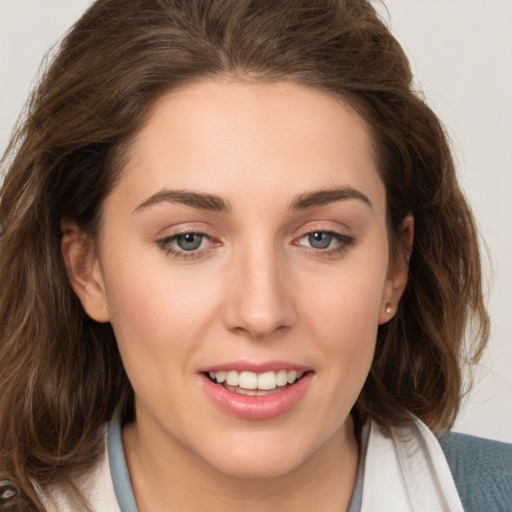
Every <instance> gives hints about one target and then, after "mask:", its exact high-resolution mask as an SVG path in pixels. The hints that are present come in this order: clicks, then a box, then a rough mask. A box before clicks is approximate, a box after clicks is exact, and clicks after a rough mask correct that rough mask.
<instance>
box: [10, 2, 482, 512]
mask: <svg viewBox="0 0 512 512" xmlns="http://www.w3.org/2000/svg"><path fill="white" fill-rule="evenodd" d="M217 75H229V76H234V77H240V78H242V79H244V80H252V81H263V82H274V81H278V80H292V81H296V82H298V83H300V84H303V85H305V86H309V87H313V88H317V89H319V90H322V91H324V92H328V93H329V94H332V95H333V96H335V97H338V98H340V99H342V100H344V101H347V102H348V103H349V104H351V105H352V106H353V107H355V108H356V109H357V111H358V112H359V113H360V114H361V115H362V116H363V117H364V118H365V119H366V121H367V122H368V124H369V126H370V127H371V129H372V131H373V138H374V142H375V148H376V154H377V164H378V167H379V171H380V173H381V176H382V179H383V180H384V183H385V185H386V190H387V205H388V206H387V208H388V212H387V214H388V229H389V234H390V240H391V246H392V250H394V253H393V254H394V257H402V255H401V254H400V252H399V251H398V248H399V244H398V243H397V236H398V232H399V229H400V225H401V222H402V220H403V219H404V217H405V215H406V214H407V213H409V212H411V213H412V214H413V215H414V219H415V241H414V250H413V253H412V256H411V258H410V262H409V264H410V266H409V282H408V285H407V287H406V291H405V293H404V296H403V298H402V300H401V302H400V305H399V307H398V311H397V314H396V316H395V317H394V318H393V319H392V320H391V321H390V322H389V323H388V324H386V325H382V326H380V328H379V331H378V339H377V345H376V352H375V358H374V361H373V365H372V367H371V371H370V374H369V376H368V379H367V381H366V383H365V385H364V388H363V390H362V392H361V395H360V397H359V398H358V400H357V403H356V404H355V406H354V415H355V416H356V417H357V418H358V421H360V422H362V421H365V420H366V419H368V418H373V419H375V420H376V421H377V422H378V423H379V424H381V425H382V426H384V427H389V426H393V425H404V424H407V423H408V422H410V421H411V416H410V413H413V414H415V415H416V416H418V417H419V418H421V419H422V420H423V421H424V422H426V423H427V425H429V426H430V427H431V428H432V429H433V430H434V431H439V430H440V429H442V428H445V427H449V426H450V425H452V423H453V421H454V418H455V416H456V414H457V411H458V407H459V404H460V401H461V396H462V392H463V389H462V378H461V370H462V367H463V365H464V364H465V363H466V362H468V361H474V360H476V359H477V358H478V356H479V354H480V353H481V350H482V348H483V346H484V344H485V342H486V340H487V335H488V318H487V315H486V311H485V307H484V303H483V298H482V287H481V268H480V257H479V245H478V240H477V233H476V229H475V223H474V220H473V217H472V215H471V212H470V209H469V207H468V205H467V203H466V201H465V199H464V197H463V195H462V193H461V191H460V188H459V186H458V183H457V179H456V174H455V170H454V164H453V160H452V156H451V153H450V148H449V144H448V142H447V138H446V134H445V132H444V130H443V127H442V126H441V124H440V122H439V120H438V119H437V117H436V116H435V115H434V114H433V112H432V111H431V110H430V108H429V107H428V106H427V105H426V104H425V102H424V101H423V100H422V98H421V96H420V95H418V94H417V93H416V92H415V90H414V88H413V85H412V74H411V70H410V67H409V63H408V61H407V58H406V56H405V54H404V52H403V50H402V48H401V47H400V45H399V44H398V43H397V41H396V40H395V39H394V37H393V36H392V35H391V33H390V32H389V30H388V28H387V27H386V25H385V23H384V22H383V21H382V20H381V19H380V18H379V17H378V16H377V14H376V12H375V10H374V8H373V7H372V6H371V5H370V3H369V2H367V1H364V0H272V1H265V2H263V1H257V0H186V1H183V0H138V1H136V2H135V1H133V0H99V1H97V2H96V3H94V4H93V5H92V6H91V7H90V8H89V9H88V11H86V13H85V14H84V15H83V16H82V18H81V19H80V20H79V21H78V22H77V23H76V24H75V25H74V27H72V29H71V30H70V32H69V33H68V35H67V36H66V37H65V38H64V39H63V41H62V43H61V44H60V47H59V48H58V51H57V52H56V56H55V58H54V59H53V62H52V63H51V65H50V66H49V67H48V68H47V70H46V71H45V72H44V75H43V76H42V78H41V80H40V83H39V86H38V87H37V88H36V89H35V91H34V92H33V94H32V96H31V99H30V101H29V103H28V105H27V109H26V114H25V118H24V121H23V122H22V123H21V124H20V127H19V129H18V130H17V132H16V133H15V134H14V135H13V138H12V139H11V142H10V145H9V147H8V151H7V152H6V154H5V155H4V158H3V160H2V169H3V171H4V172H5V178H4V184H3V188H2V190H1V195H0V225H1V228H0V229H1V231H0V282H1V287H0V481H1V482H0V486H1V485H2V482H3V485H4V498H5V499H4V500H3V501H2V500H0V510H2V511H3V510H44V507H43V505H42V504H41V502H40V500H39V498H38V494H37V492H36V491H35V486H39V487H41V488H42V489H47V488H50V487H51V486H52V485H54V484H59V485H64V486H65V487H66V488H67V489H68V490H69V491H70V492H71V493H72V492H73V480H74V478H75V477H76V476H77V475H80V474H83V473H84V472H86V471H87V470H88V469H89V468H91V467H92V466H93V465H94V462H95V461H96V460H97V457H98V456H99V454H100V453H101V452H102V451H103V430H102V428H103V426H104V424H105V423H106V422H108V421H109V420H110V419H111V418H112V415H113V412H114V410H115V409H116V407H121V408H123V409H124V410H125V411H127V414H130V411H131V410H132V407H133V391H132V389H131V386H130V383H129V381H128V379H127V377H126V374H125V372H124V369H123V365H122V362H121V360H120V356H119V353H118V350H117V346H116V340H115V338H114V335H113V331H112V329H111V327H110V325H109V324H99V323H96V322H94V321H93V320H91V319H90V318H89V317H88V316H87V315H86V314H85V312H84V310H83V308H82V306H81V304H80V302H79V300H78V298H77V297H76V295H75V294H74V292H73V291H72V289H71V287H70V284H69V282H68V278H67V274H66V269H65V265H64V262H63V258H62V254H61V249H60V243H61V238H62V233H61V221H62V219H69V220H72V221H74V222H76V223H77V224H78V225H79V226H80V227H81V228H82V229H83V231H84V232H85V233H88V234H91V235H93V236H94V235H95V234H97V232H98V229H99V226H100V220H101V214H102V204H103V203H104V201H105V198H106V197H107V196H108V194H109V192H110V191H111V190H112V188H113V187H114V186H115V184H116V180H117V179H118V178H119V175H120V173H121V171H122V168H123V163H124V160H125V159H126V155H127V154H128V153H129V148H130V143H131V141H133V139H134V137H135V136H136V135H137V133H138V131H139V130H140V129H141V127H142V126H143V124H144V122H145V121H146V120H147V119H148V116H149V115H150V113H151V109H152V107H153V106H154V105H155V102H156V101H157V99H158V98H160V97H161V96H162V95H163V94H164V93H166V92H168V91H170V90H173V89H175V88H177V87H180V86H183V85H185V84H187V83H189V82H191V81H194V80H199V79H203V78H208V77H213V76H217ZM468 324H472V327H473V329H472V330H471V333H472V336H469V335H468V332H469V331H468V329H467V328H468ZM9 486H11V487H9ZM11 491H12V492H11ZM75 491H76V489H75ZM84 506H85V505H84Z"/></svg>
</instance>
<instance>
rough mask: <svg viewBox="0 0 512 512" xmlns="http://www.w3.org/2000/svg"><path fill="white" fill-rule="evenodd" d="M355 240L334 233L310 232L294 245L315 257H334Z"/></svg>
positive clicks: (350, 245)
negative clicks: (312, 252)
mask: <svg viewBox="0 0 512 512" xmlns="http://www.w3.org/2000/svg"><path fill="white" fill-rule="evenodd" d="M355 242H356V241H355V239H354V238H353V237H351V236H348V235H343V234H341V233H336V232H334V231H311V232H309V233H306V234H305V235H303V236H302V237H300V238H299V240H298V243H297V244H296V245H299V246H302V247H305V248H307V249H309V250H312V251H314V252H315V253H316V254H317V255H319V256H320V255H321V256H323V257H324V256H325V257H333V258H334V257H336V256H338V255H341V254H343V252H345V251H346V250H348V249H349V248H350V247H352V246H353V245H354V244H355Z"/></svg>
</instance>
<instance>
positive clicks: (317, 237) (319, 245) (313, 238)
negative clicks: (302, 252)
mask: <svg viewBox="0 0 512 512" xmlns="http://www.w3.org/2000/svg"><path fill="white" fill-rule="evenodd" d="M303 238H307V241H308V243H309V245H310V246H311V247H313V249H327V248H328V247H329V246H330V245H331V243H332V241H333V238H334V237H333V235H332V234H331V233H325V232H323V231H315V232H314V233H310V234H309V235H307V236H305V237H303Z"/></svg>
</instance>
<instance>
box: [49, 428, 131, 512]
mask: <svg viewBox="0 0 512 512" xmlns="http://www.w3.org/2000/svg"><path fill="white" fill-rule="evenodd" d="M76 484H77V487H78V489H79V490H80V491H81V492H82V495H83V496H84V498H86V499H87V500H88V503H89V506H90V507H91V510H92V511H94V512H122V511H121V509H120V508H119V505H118V503H117V499H116V493H115V491H114V485H113V483H112V477H111V474H110V461H109V456H108V450H107V443H106V433H105V451H104V453H103V455H102V457H101V459H100V460H99V461H98V462H97V464H96V466H95V467H94V470H93V471H91V472H90V473H87V474H86V475H84V476H83V477H82V478H81V479H80V480H79V481H77V482H76ZM42 501H43V505H44V507H45V509H46V510H47V511H48V512H77V511H78V510H81V509H80V508H79V506H78V504H77V503H76V501H75V500H74V499H73V497H71V496H68V495H67V494H65V493H63V492H59V490H58V489H55V490H51V491H50V492H48V493H47V494H46V495H42Z"/></svg>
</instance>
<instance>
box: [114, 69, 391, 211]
mask: <svg viewBox="0 0 512 512" xmlns="http://www.w3.org/2000/svg"><path fill="white" fill-rule="evenodd" d="M339 186H348V187H352V188H356V189H363V191H364V193H365V195H369V196H371V197H372V202H376V203H377V204H379V203H383V198H384V195H385V194H384V189H383V184H382V181H381V179H380V177H379V174H378V172H377V169H376V163H375V157H374V151H373V141H372V136H371V130H370V129H369V127H368V126H367V125H366V122H365V121H364V120H363V119H362V117H361V116H360V115H359V114H358V113H357V112H356V111H355V110H354V109H353V108H352V107H351V106H350V105H349V104H348V103H346V102H344V101H342V100H340V99H338V98H334V97H333V96H331V95H329V94H326V93H323V92H321V91H318V90H316V89H312V88H308V87H305V86H302V85H299V84H297V83H294V82H278V83H252V82H251V83H250V82H246V81H238V80H234V79H216V80H208V81H202V82H199V83H194V84H190V85H187V86H185V87H183V88H182V89H179V90H178V91H174V92H172V93H169V94H167V95H165V96H163V97H162V98H160V100H159V101H158V102H157V104H156V105H155V108H154V109H153V112H152V115H151V116H150V118H149V120H148V122H147V123H146V124H145V125H144V127H143V128H142V130H141V131H140V132H139V134H138V136H137V137H136V139H135V141H134V144H133V147H132V149H131V151H130V157H129V158H128V163H127V165H126V168H125V169H124V172H123V177H122V179H121V181H120V184H119V188H120V189H121V190H124V192H125V193H126V194H128V195H130V197H131V200H133V201H134V202H135V201H137V200H140V199H141V198H144V197H148V196H150V195H151V194H154V193H155V192H156V191H158V189H164V188H172V189H180V190H187V189H194V190H197V189H200V190H203V191H206V192H208V193H212V194H216V195H219V196H226V195H227V196H228V197H230V200H231V202H233V200H234V201H235V203H236V201H237V200H238V199H239V200H241V201H243V200H244V198H247V197H250V196H254V195H255V194H259V197H260V198H268V199H272V198H274V197H275V198H277V197H278V196H279V197H280V198H281V200H282V198H283V196H286V195H289V196H290V197H292V196H296V195H298V194H301V193H303V192H304V191H307V190H311V189H320V188H323V189H327V188H332V187H339ZM231 196H233V197H231ZM125 199H126V198H125Z"/></svg>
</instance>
